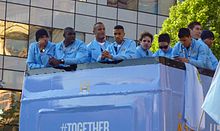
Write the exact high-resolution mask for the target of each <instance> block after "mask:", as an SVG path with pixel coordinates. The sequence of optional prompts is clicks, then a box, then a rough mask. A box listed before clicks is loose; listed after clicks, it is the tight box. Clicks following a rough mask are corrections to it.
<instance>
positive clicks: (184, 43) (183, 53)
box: [172, 28, 207, 68]
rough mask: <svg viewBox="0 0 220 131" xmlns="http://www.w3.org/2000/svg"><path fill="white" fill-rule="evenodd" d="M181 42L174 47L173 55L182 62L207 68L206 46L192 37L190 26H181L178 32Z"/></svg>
mask: <svg viewBox="0 0 220 131" xmlns="http://www.w3.org/2000/svg"><path fill="white" fill-rule="evenodd" d="M178 37H179V42H178V43H176V45H175V46H174V47H173V52H172V57H173V58H174V59H175V60H177V61H180V62H186V63H190V64H192V65H194V66H196V67H200V68H207V63H206V60H207V55H206V49H205V47H204V46H203V45H202V44H201V43H200V42H199V41H197V40H195V39H192V37H191V34H190V30H189V29H188V28H181V29H180V30H179V33H178Z"/></svg>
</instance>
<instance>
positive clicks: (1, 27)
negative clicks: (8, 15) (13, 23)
mask: <svg viewBox="0 0 220 131" xmlns="http://www.w3.org/2000/svg"><path fill="white" fill-rule="evenodd" d="M4 34H5V22H4V21H0V54H1V55H3V54H4V53H3V48H4V39H5V35H4Z"/></svg>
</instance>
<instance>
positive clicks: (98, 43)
mask: <svg viewBox="0 0 220 131" xmlns="http://www.w3.org/2000/svg"><path fill="white" fill-rule="evenodd" d="M93 33H94V35H95V39H94V40H93V41H92V42H90V43H89V44H88V45H87V48H88V52H89V62H96V61H97V58H98V57H99V56H100V55H101V54H102V52H103V51H105V50H106V49H107V47H108V46H109V45H110V44H111V43H110V42H109V41H107V40H106V34H105V26H104V24H103V23H102V22H97V23H96V24H94V26H93Z"/></svg>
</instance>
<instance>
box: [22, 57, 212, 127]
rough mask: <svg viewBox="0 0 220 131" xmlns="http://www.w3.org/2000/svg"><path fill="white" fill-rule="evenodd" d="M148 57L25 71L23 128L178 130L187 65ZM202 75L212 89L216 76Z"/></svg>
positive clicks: (180, 121) (208, 124) (206, 84)
mask: <svg viewBox="0 0 220 131" xmlns="http://www.w3.org/2000/svg"><path fill="white" fill-rule="evenodd" d="M145 61H147V59H146V60H144V61H143V62H141V64H125V65H123V66H120V64H119V66H114V67H111V66H106V67H104V68H103V67H102V68H98V67H97V68H88V69H80V70H76V71H72V72H57V73H49V74H39V75H30V76H25V79H24V87H23V90H22V100H21V113H20V115H21V117H20V130H21V131H176V130H177V127H178V124H181V125H182V126H183V119H182V118H183V116H182V115H183V111H184V110H183V109H184V82H185V70H183V69H178V68H174V67H171V66H167V65H164V64H162V63H160V62H153V63H148V64H145ZM146 63H147V62H146ZM201 79H202V82H203V84H204V85H203V87H204V88H208V86H209V85H210V81H211V79H212V77H209V76H206V75H201ZM206 90H207V89H205V90H204V92H207V91H206ZM207 119H208V118H207ZM210 121H211V120H208V121H206V128H205V129H204V131H207V130H209V129H210ZM213 124H214V123H213Z"/></svg>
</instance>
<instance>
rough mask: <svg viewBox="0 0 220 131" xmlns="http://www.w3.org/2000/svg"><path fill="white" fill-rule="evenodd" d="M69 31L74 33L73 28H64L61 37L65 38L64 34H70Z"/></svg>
mask: <svg viewBox="0 0 220 131" xmlns="http://www.w3.org/2000/svg"><path fill="white" fill-rule="evenodd" d="M71 31H72V32H74V33H75V30H74V28H72V27H66V28H64V31H63V37H65V33H66V32H71Z"/></svg>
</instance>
